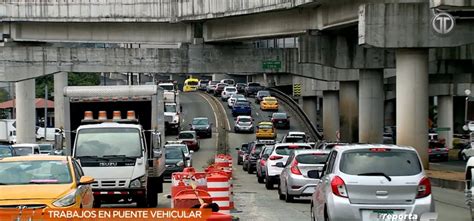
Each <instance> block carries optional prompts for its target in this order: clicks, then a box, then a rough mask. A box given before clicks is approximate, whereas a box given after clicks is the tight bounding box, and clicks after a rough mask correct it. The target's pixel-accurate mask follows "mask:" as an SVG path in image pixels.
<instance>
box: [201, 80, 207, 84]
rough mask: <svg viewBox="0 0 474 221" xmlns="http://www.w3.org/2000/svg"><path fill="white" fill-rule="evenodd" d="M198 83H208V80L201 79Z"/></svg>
mask: <svg viewBox="0 0 474 221" xmlns="http://www.w3.org/2000/svg"><path fill="white" fill-rule="evenodd" d="M200 83H201V84H208V83H209V81H206V80H202V81H200Z"/></svg>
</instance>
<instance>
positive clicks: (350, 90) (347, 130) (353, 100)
mask: <svg viewBox="0 0 474 221" xmlns="http://www.w3.org/2000/svg"><path fill="white" fill-rule="evenodd" d="M339 86H340V89H339V98H340V99H339V108H340V114H341V119H340V120H341V141H342V142H347V143H354V142H357V141H358V140H359V132H358V129H359V95H358V94H359V92H358V89H357V82H355V81H342V82H340V83H339Z"/></svg>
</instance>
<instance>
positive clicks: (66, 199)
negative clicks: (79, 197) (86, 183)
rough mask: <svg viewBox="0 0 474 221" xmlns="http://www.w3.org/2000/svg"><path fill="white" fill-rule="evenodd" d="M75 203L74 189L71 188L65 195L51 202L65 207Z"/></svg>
mask: <svg viewBox="0 0 474 221" xmlns="http://www.w3.org/2000/svg"><path fill="white" fill-rule="evenodd" d="M75 203H76V190H72V191H71V192H69V193H68V194H66V195H65V196H63V197H61V198H60V199H58V200H56V201H54V202H53V205H54V206H56V207H67V206H71V205H74V204H75Z"/></svg>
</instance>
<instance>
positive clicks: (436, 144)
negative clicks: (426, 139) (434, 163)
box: [429, 142, 444, 149]
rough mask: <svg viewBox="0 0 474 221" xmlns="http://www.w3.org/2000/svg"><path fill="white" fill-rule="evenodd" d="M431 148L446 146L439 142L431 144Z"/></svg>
mask: <svg viewBox="0 0 474 221" xmlns="http://www.w3.org/2000/svg"><path fill="white" fill-rule="evenodd" d="M429 147H430V149H436V148H444V144H443V143H439V142H430V145H429Z"/></svg>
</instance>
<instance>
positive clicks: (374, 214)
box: [362, 209, 405, 221]
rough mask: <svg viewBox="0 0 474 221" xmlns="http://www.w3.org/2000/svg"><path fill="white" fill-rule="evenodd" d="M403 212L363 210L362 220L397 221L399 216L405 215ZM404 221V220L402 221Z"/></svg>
mask: <svg viewBox="0 0 474 221" xmlns="http://www.w3.org/2000/svg"><path fill="white" fill-rule="evenodd" d="M404 213H405V212H404V211H403V210H390V209H386V210H362V220H367V221H372V220H373V221H391V220H399V219H397V218H398V217H399V215H401V214H404ZM402 220H403V219H402Z"/></svg>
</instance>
